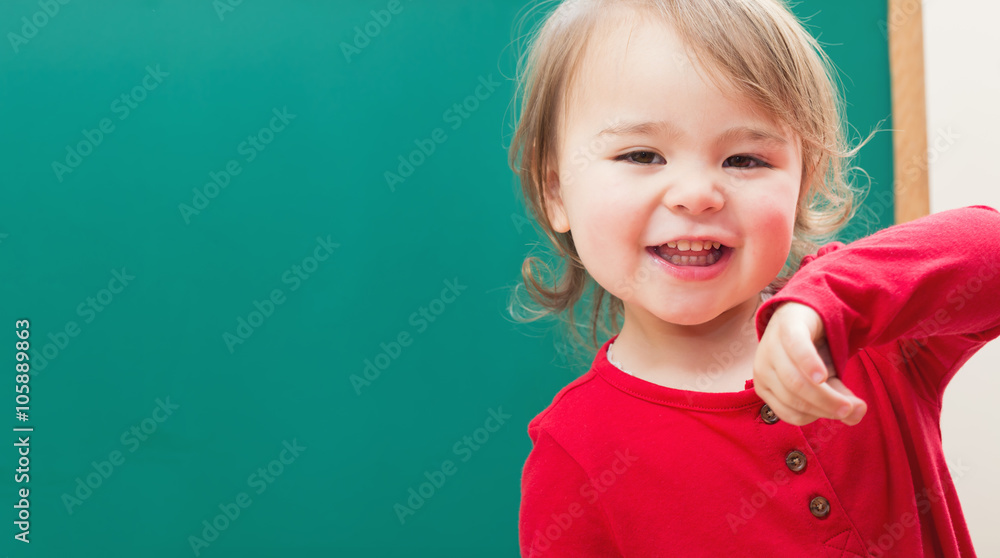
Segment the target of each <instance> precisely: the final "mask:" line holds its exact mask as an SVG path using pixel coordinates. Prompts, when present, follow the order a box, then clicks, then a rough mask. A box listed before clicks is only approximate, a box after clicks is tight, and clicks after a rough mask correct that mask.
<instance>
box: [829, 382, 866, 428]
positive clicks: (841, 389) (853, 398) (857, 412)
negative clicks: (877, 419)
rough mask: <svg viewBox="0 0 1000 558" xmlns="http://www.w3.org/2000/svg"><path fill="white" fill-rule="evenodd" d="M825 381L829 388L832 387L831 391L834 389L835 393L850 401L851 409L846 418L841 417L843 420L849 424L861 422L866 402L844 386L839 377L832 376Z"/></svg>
mask: <svg viewBox="0 0 1000 558" xmlns="http://www.w3.org/2000/svg"><path fill="white" fill-rule="evenodd" d="M826 383H827V385H829V386H830V387H831V388H833V391H836V392H837V393H839V394H841V395H843V396H844V397H846V398H847V399H848V400H850V402H851V405H852V408H853V410H852V412H851V414H850V415H848V416H847V418H845V419H843V420H844V422H848V423H851V424H857V423H858V422H861V418H862V417H864V416H865V413H867V412H868V404H867V403H865V402H864V400H863V399H861V398H860V397H858V396H857V395H854V392H852V391H851V390H850V389H849V388H848V387H847V386H845V385H844V382H842V381H840V378H838V377H836V376H834V377H832V378H830V379H828V380H827V381H826Z"/></svg>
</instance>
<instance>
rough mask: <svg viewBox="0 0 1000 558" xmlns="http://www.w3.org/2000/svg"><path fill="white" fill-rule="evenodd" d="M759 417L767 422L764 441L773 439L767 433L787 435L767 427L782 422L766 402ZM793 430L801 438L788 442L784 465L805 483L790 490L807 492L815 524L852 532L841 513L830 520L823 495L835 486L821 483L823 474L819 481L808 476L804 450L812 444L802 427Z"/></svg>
mask: <svg viewBox="0 0 1000 558" xmlns="http://www.w3.org/2000/svg"><path fill="white" fill-rule="evenodd" d="M759 414H760V418H761V420H762V421H763V422H764V425H765V429H764V430H762V431H761V434H762V435H764V436H765V438H770V437H771V436H768V435H767V433H768V432H770V433H778V432H784V429H777V430H771V429H769V428H767V426H770V425H774V424H777V423H779V422H781V419H780V418H778V416H777V414H776V413H775V412H774V410H773V409H771V407H770V405H768V404H767V403H764V404H762V405H761V407H760V411H759ZM789 426H791V425H789ZM793 429H794V431H796V432H797V434H798V436H797V437H798V438H799V439H798V440H786V443H788V442H791V443H789V444H788V446H785V447H786V449H785V450H784V457H785V466H786V467H788V470H790V471H792V472H793V473H796V475H793V478H795V477H798V476H802V477H803V480H800V481H798V482H797V483H796V482H794V481H793V482H792V484H790V485H789V486H788V489H791V490H796V491H802V490H806V491H808V492H807V493H806V494H804V495H803V496H805V504H806V506H805V507H806V508H808V510H809V513H810V514H811V515H812V516H813V518H814V519H813V520H812V521H817V520H828V521H829V522H830V523H829V524H828V525H829V527H830V528H831V529H840V528H846V529H850V530H853V526H851V525H850V523H849V522H848V521H847V518H846V517H843V515H842V514H839V515H838V516H835V517H833V518H831V517H830V514H831V512H832V506H831V504H830V500H829V499H828V498H827V497H826V496H823V495H822V494H821V493H822V492H825V491H826V490H832V487H831V486H830V485H829V484H828V483H825V482H823V481H822V475H820V478H817V477H815V476H814V475H809V476H808V477H806V476H805V475H807V474H808V471H807V470H806V469H807V465H808V462H809V459H808V457H807V455H806V451H807V450H806V449H805V448H808V447H809V443H808V441H807V440H806V439H805V438H804V434H803V432H802V429H801V428H799V427H793ZM778 438H784V436H780V435H779V436H775V439H774V440H773V441H774V442H778V443H780V442H779V440H778ZM789 446H790V447H791V449H788V448H789ZM796 446H798V447H796ZM800 448H801V449H800ZM775 449H777V448H775ZM772 455H773V454H772ZM779 455H780V454H779ZM815 466H817V467H819V465H818V464H816V465H815ZM819 470H822V467H820V469H819ZM806 478H809V479H812V481H809V482H807V481H805V479H806ZM816 480H819V481H820V483H821V484H820V485H818V486H817V485H815V484H814V481H816ZM799 509H801V508H799ZM804 511H805V510H803V512H804ZM824 523H827V521H824Z"/></svg>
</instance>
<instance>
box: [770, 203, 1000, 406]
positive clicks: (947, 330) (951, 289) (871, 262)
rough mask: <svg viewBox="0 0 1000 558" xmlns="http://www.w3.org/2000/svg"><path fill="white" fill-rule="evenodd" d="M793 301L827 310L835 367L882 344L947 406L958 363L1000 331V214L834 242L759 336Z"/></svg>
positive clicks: (978, 213)
mask: <svg viewBox="0 0 1000 558" xmlns="http://www.w3.org/2000/svg"><path fill="white" fill-rule="evenodd" d="M784 302H797V303H800V304H803V305H806V306H808V307H810V308H812V309H813V310H815V312H816V313H817V314H819V316H820V318H821V319H822V326H823V328H822V329H823V331H824V332H825V338H826V341H827V343H828V347H829V353H830V359H831V360H832V366H833V368H834V370H843V368H844V366H845V364H846V362H847V360H848V359H849V358H850V357H851V356H853V355H854V354H856V353H857V352H858V351H860V350H861V349H863V348H867V347H879V348H880V349H881V350H883V351H885V352H887V353H888V354H889V356H890V359H891V360H893V362H897V363H899V364H900V365H901V366H898V367H897V368H899V369H909V370H919V371H920V374H921V375H922V376H923V377H918V378H913V379H914V381H918V382H922V383H924V384H925V385H926V386H927V390H928V391H929V392H930V395H931V396H932V397H935V398H938V400H939V398H940V395H941V392H942V391H943V389H944V387H945V385H946V384H947V382H948V380H950V379H951V377H952V375H953V374H954V372H955V371H956V370H957V369H958V367H959V366H961V364H963V363H964V362H965V361H966V360H967V359H968V358H969V357H970V356H971V355H972V354H973V353H974V352H975V351H976V350H978V349H979V348H980V347H982V346H983V345H984V344H986V343H987V342H988V341H990V340H992V339H994V338H996V337H997V336H998V335H1000V213H998V212H997V211H996V210H995V209H992V208H989V207H986V206H971V207H965V208H961V209H955V210H950V211H943V212H940V213H936V214H933V215H928V216H926V217H922V218H920V219H916V220H914V221H910V222H908V223H902V224H899V225H894V226H892V227H889V228H887V229H884V230H882V231H879V232H877V233H875V234H873V235H871V236H868V237H866V238H862V239H859V240H857V241H855V242H852V243H851V244H848V245H843V244H841V243H833V244H831V245H828V246H825V247H824V248H823V249H821V250H820V252H819V253H818V254H817V255H816V256H809V257H807V258H805V259H804V260H803V263H802V266H801V267H800V269H799V271H798V272H797V273H796V274H795V275H794V276H793V277H792V278H791V280H789V282H788V284H787V285H785V287H784V288H782V289H781V290H780V291H779V292H778V293H777V294H776V295H775V296H774V297H772V298H771V299H769V300H767V301H766V302H765V303H764V304H763V305H761V307H760V309H759V310H758V312H757V317H756V318H757V332H758V336H762V335H763V333H764V330H765V328H766V326H767V324H768V321H769V320H770V318H771V317H772V315H773V314H774V312H775V310H776V309H777V308H778V306H779V305H781V304H782V303H784ZM904 361H905V362H908V363H909V365H908V366H902V364H903V363H904Z"/></svg>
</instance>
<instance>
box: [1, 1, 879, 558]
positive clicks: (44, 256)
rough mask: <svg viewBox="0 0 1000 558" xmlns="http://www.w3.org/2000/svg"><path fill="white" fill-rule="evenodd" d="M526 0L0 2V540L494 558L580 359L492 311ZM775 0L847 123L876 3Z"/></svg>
mask: <svg viewBox="0 0 1000 558" xmlns="http://www.w3.org/2000/svg"><path fill="white" fill-rule="evenodd" d="M526 6H527V4H526V3H525V2H523V1H514V2H508V1H501V0H489V1H481V0H477V1H472V0H468V1H457V0H450V1H440V2H416V1H410V0H365V1H354V2H323V1H319V0H287V1H280V2H279V1H277V0H257V1H255V2H249V1H246V2H240V1H238V0H216V1H210V0H198V1H191V0H177V1H166V0H133V1H129V2H82V1H69V0H5V1H4V2H2V3H0V30H2V31H3V33H4V35H5V38H6V44H5V45H3V46H2V47H0V122H3V128H4V132H5V133H3V134H2V135H0V180H2V189H0V192H2V199H0V329H2V330H5V331H6V332H7V333H5V334H4V336H3V338H4V339H5V340H6V341H4V343H3V345H2V347H0V362H2V363H4V364H3V368H4V369H5V370H6V371H7V372H6V379H5V380H4V381H3V385H4V386H5V387H4V390H5V395H4V396H3V397H0V401H2V402H3V403H2V413H3V416H5V417H6V418H5V419H4V420H3V423H4V424H6V425H7V427H8V428H11V429H12V430H11V431H10V432H8V434H7V435H6V439H7V442H6V443H5V445H6V448H7V449H5V450H4V451H3V457H2V459H0V469H2V471H3V477H4V479H5V480H4V481H3V483H0V488H2V490H3V502H5V508H4V509H5V510H6V511H4V512H3V514H4V515H3V518H2V519H3V523H4V524H5V525H7V527H6V528H5V534H4V542H3V543H2V546H0V554H2V555H4V556H17V557H21V556H25V557H32V556H37V557H42V556H45V557H49V556H74V557H90V556H95V557H96V556H127V557H136V556H142V557H148V558H155V557H166V556H171V557H174V556H204V557H206V558H221V557H235V556H239V557H248V556H252V557H258V556H260V557H271V556H274V557H286V556H297V557H312V556H344V557H348V556H351V557H353V556H358V557H362V556H363V557H378V556H407V557H414V556H434V557H438V558H440V557H448V556H455V557H459V556H461V557H469V556H476V557H494V556H495V557H509V556H515V555H517V552H518V551H517V515H518V504H519V499H520V493H519V491H520V474H521V467H522V466H523V463H524V460H525V458H526V457H527V454H528V451H529V449H530V441H529V439H528V436H527V432H526V427H527V423H528V421H529V420H530V419H531V418H532V417H533V416H535V415H536V414H537V413H538V412H539V411H541V410H542V409H543V408H544V407H545V406H546V405H548V403H549V402H550V401H551V399H552V396H553V395H554V394H555V393H556V391H558V389H559V388H561V387H562V386H564V385H565V384H567V383H568V382H570V381H571V380H572V379H573V378H575V377H576V376H577V375H579V374H580V373H582V372H584V371H585V370H584V369H581V368H580V367H579V366H577V365H574V364H571V362H572V361H573V359H571V358H569V356H568V355H567V354H566V353H565V351H561V350H560V349H559V348H557V344H558V339H559V337H558V336H557V334H556V330H555V326H554V324H533V325H530V326H529V325H519V324H515V323H513V322H512V321H511V320H510V319H508V318H506V317H505V307H506V304H507V299H508V295H509V290H510V288H511V287H512V286H513V285H514V284H516V283H517V282H518V280H519V277H520V264H521V261H522V260H523V258H524V256H525V255H526V254H527V253H528V252H529V251H530V250H531V245H532V244H533V243H535V242H539V241H540V240H541V239H540V238H539V237H538V235H537V233H536V232H535V230H534V229H533V228H532V227H531V226H528V225H526V224H525V223H524V222H523V216H524V208H523V206H522V204H521V202H520V201H519V200H518V198H517V196H516V192H517V190H518V186H517V181H516V177H515V175H514V174H513V173H512V171H511V170H510V168H509V167H508V165H507V147H508V146H509V145H510V138H511V130H512V121H513V117H514V114H513V111H512V106H513V105H512V95H513V82H512V78H513V76H514V71H515V61H516V59H517V56H518V54H519V53H518V52H517V50H516V48H515V45H517V44H518V43H519V42H520V41H519V40H518V37H516V36H515V32H516V30H517V29H519V26H518V25H517V22H518V18H519V17H521V15H523V14H524V13H525V10H526ZM795 11H796V12H797V13H798V14H799V15H801V16H806V17H808V18H809V25H810V28H811V30H812V31H814V32H815V33H816V34H817V35H818V36H819V37H820V40H821V41H822V42H823V43H824V44H825V45H827V50H828V52H829V54H830V55H831V57H832V58H833V59H834V60H835V61H836V63H837V64H838V66H839V68H840V70H841V71H842V72H843V75H842V80H843V83H844V87H845V92H846V95H847V98H848V100H849V106H848V116H849V117H850V121H851V124H852V125H853V127H854V128H856V130H857V134H856V135H861V136H863V135H866V134H867V132H868V131H870V130H871V129H872V127H873V126H874V125H876V123H878V122H879V121H881V120H883V119H885V118H887V117H888V116H890V94H889V82H888V80H889V78H888V75H889V74H888V57H887V50H888V49H887V43H886V37H885V34H884V28H885V25H884V23H880V22H882V21H884V20H885V6H884V5H883V3H879V2H868V1H862V0H853V1H849V2H842V3H826V2H820V1H818V0H808V1H803V2H801V3H799V4H798V5H797V6H796V7H795ZM889 126H891V120H890V121H886V125H885V127H889ZM890 141H891V136H890V134H879V135H878V136H876V138H875V139H874V140H873V141H872V142H871V143H870V144H869V145H868V146H866V147H865V148H864V150H863V151H862V152H861V156H860V158H859V159H858V161H857V162H858V164H859V165H860V166H862V167H863V168H864V169H865V170H866V171H868V173H869V174H870V176H871V179H872V188H873V194H874V193H878V192H881V193H883V194H887V195H885V196H883V197H882V198H881V200H882V201H881V202H880V203H879V204H877V205H873V206H872V207H873V209H874V211H872V212H870V213H868V214H866V215H867V217H866V221H865V222H864V223H860V222H859V223H856V224H855V225H854V226H853V228H852V229H850V230H849V231H848V232H847V233H845V235H846V236H852V235H853V236H855V237H856V236H858V235H860V234H863V233H865V232H874V230H876V229H878V228H881V227H884V226H887V225H888V224H890V223H891V218H892V217H891V215H892V200H891V185H892V174H891V151H890V149H891V143H890ZM414 154H416V155H414ZM387 173H392V175H398V176H397V177H393V176H392V175H389V176H388V178H387ZM21 320H25V322H21ZM23 338H26V339H23ZM24 340H26V341H27V342H28V343H29V345H30V348H29V350H28V354H29V355H30V366H31V371H30V381H29V382H28V383H27V384H24V383H23V382H18V381H17V378H16V374H17V371H16V367H17V364H18V361H17V356H16V354H17V352H18V350H17V343H18V342H19V341H24ZM583 357H584V360H585V361H589V359H590V358H592V355H583ZM359 378H361V379H364V380H363V381H358V379H359ZM21 385H28V386H29V387H30V391H29V392H28V393H18V392H17V391H16V390H17V389H21V388H19V387H18V386H21ZM19 395H20V396H21V397H20V399H18V396H19ZM20 403H23V405H22V404H20ZM19 406H20V407H25V409H23V410H22V411H21V412H23V413H24V415H22V417H26V420H19V418H18V416H17V414H16V413H17V412H18V410H17V409H16V407H19ZM14 428H32V429H33V430H32V431H30V432H29V431H14V430H13V429H14ZM24 438H28V440H24ZM19 440H22V441H21V442H19ZM19 444H20V445H19ZM25 453H27V455H24V454H25ZM22 457H23V459H21V458H22ZM19 459H21V463H22V465H23V466H22V465H19ZM19 468H23V469H24V471H23V472H22V473H17V472H16V471H17V470H18V469H19ZM21 474H27V477H21V476H20V475H21ZM20 489H27V490H28V491H29V492H28V496H27V497H26V498H23V499H22V498H21V497H20V496H19V495H18V490H20ZM22 500H24V501H25V502H23V503H22V502H21V501H22ZM19 503H20V507H17V506H18V504H19ZM11 506H15V507H11ZM19 514H20V515H27V516H28V522H29V528H30V531H29V534H28V538H29V539H30V543H28V544H25V543H23V542H20V541H18V540H17V539H15V535H17V534H19V533H20V532H21V530H20V527H19V526H18V525H17V523H16V522H17V521H18V515H19Z"/></svg>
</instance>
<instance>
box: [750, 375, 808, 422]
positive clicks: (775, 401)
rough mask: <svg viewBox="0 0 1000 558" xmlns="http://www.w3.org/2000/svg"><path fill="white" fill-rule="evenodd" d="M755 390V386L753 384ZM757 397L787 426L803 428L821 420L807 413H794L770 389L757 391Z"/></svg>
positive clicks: (794, 411)
mask: <svg viewBox="0 0 1000 558" xmlns="http://www.w3.org/2000/svg"><path fill="white" fill-rule="evenodd" d="M754 386H755V388H756V384H754ZM757 395H758V396H759V397H760V398H761V399H763V400H764V402H765V403H767V405H768V406H769V407H770V408H771V410H772V411H774V414H775V415H777V416H778V418H779V419H781V420H783V421H784V422H787V423H788V424H793V425H795V426H805V425H807V424H809V423H810V422H813V421H814V420H816V419H818V418H821V417H817V416H816V415H812V414H809V413H802V412H799V411H796V410H795V409H793V408H792V407H790V406H788V405H786V404H785V403H784V402H783V401H782V400H781V399H779V398H778V397H777V396H776V395H775V392H774V390H770V389H757Z"/></svg>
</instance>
